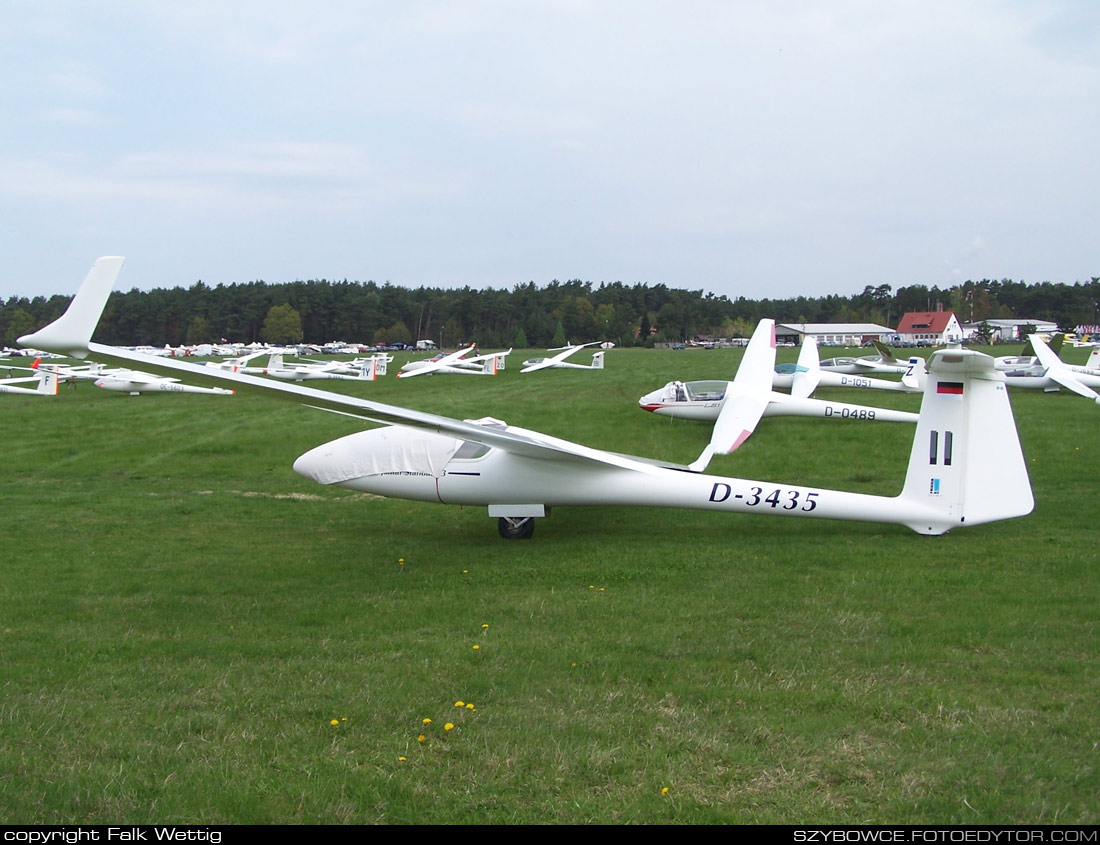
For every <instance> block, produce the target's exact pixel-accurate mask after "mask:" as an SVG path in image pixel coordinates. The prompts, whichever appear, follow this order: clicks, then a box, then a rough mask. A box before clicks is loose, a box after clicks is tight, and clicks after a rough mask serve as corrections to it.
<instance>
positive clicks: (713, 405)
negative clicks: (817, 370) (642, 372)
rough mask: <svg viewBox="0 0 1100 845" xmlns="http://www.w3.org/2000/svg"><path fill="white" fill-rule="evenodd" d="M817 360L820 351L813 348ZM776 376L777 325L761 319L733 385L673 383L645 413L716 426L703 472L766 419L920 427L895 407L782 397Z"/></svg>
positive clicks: (645, 400) (645, 404)
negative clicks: (774, 386) (775, 385)
mask: <svg viewBox="0 0 1100 845" xmlns="http://www.w3.org/2000/svg"><path fill="white" fill-rule="evenodd" d="M812 349H813V352H814V353H815V354H814V355H813V357H814V358H816V350H817V346H816V345H814V346H813V347H812ZM809 359H810V355H809V354H807V353H806V347H803V354H800V355H799V361H801V362H803V363H805V364H806V365H807V370H806V373H807V375H810V374H811V372H812V371H811V370H810V369H809V364H810V360H809ZM774 372H775V320H761V321H760V322H759V323H758V324H757V326H756V331H754V332H753V333H752V339H751V340H750V341H749V345H748V346H747V347H746V348H745V357H744V358H742V359H741V364H740V366H739V367H738V368H737V373H736V374H735V375H734V377H733V381H689V382H686V383H685V382H682V381H670V382H669V383H668V384H666V385H665V386H664V387H662V388H660V389H659V390H654V391H653V392H652V393H647V394H646V395H645V396H643V397H642V398H641V399H639V400H638V405H639V407H641V408H642V409H643V410H645V411H652V412H653V413H655V414H662V415H664V416H669V417H682V418H685V419H691V420H706V421H712V420H713V421H714V430H713V431H712V432H711V438H710V443H709V444H707V447H706V448H705V449H704V450H703V453H702V454H701V455H700V456H699V457H698V458H697V459H696V460H695V461H694V462H693V463H692V464H691V466H690V469H691V470H693V471H695V472H702V471H703V470H704V469H706V468H707V465H708V464H709V463H710V459H711V458H712V457H713V456H714V455H728V454H729V453H730V452H733V451H734V450H736V449H737V447H739V446H740V445H741V444H742V443H744V442H745V441H746V440H747V439H748V438H749V435H751V434H752V433H753V431H755V430H756V425H757V423H759V422H760V419H761V417H780V416H795V417H823V418H825V419H837V420H856V421H863V422H876V421H877V422H916V421H917V415H916V414H913V413H910V412H909V411H895V410H892V409H890V408H870V407H868V406H866V405H852V404H849V403H847V402H827V401H825V400H822V399H810V398H809V393H812V392H813V388H814V386H816V385H813V384H809V383H801V382H800V384H801V385H802V387H803V389H806V388H809V391H808V392H807V394H806V395H805V396H797V395H794V392H793V391H792V393H791V394H790V395H788V394H786V393H776V392H775V391H774V390H772V379H773V377H774Z"/></svg>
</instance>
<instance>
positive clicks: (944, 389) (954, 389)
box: [936, 381, 963, 396]
mask: <svg viewBox="0 0 1100 845" xmlns="http://www.w3.org/2000/svg"><path fill="white" fill-rule="evenodd" d="M936 393H948V394H950V395H952V396H962V395H963V385H962V382H961V381H939V382H936Z"/></svg>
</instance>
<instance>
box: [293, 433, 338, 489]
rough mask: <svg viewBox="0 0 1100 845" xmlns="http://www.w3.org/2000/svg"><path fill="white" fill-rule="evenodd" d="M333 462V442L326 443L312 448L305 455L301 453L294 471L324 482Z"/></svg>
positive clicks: (295, 463)
mask: <svg viewBox="0 0 1100 845" xmlns="http://www.w3.org/2000/svg"><path fill="white" fill-rule="evenodd" d="M332 463H333V455H332V447H331V444H328V443H324V444H322V445H320V446H318V447H316V448H315V449H310V450H309V451H308V452H306V453H305V454H303V455H299V456H298V460H296V461H295V462H294V471H295V472H296V473H298V475H302V476H305V477H306V478H308V479H309V480H310V481H316V482H317V483H318V484H324V483H325V481H324V479H325V477H326V476H327V475H328V470H329V469H330V468H331V466H332Z"/></svg>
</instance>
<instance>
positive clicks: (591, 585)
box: [588, 584, 596, 590]
mask: <svg viewBox="0 0 1100 845" xmlns="http://www.w3.org/2000/svg"><path fill="white" fill-rule="evenodd" d="M588 589H590V590H594V589H596V585H595V584H589V585H588Z"/></svg>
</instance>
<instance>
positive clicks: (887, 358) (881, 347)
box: [871, 340, 900, 364]
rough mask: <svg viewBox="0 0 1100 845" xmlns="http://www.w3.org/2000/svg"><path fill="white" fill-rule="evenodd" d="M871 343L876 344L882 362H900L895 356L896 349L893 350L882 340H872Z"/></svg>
mask: <svg viewBox="0 0 1100 845" xmlns="http://www.w3.org/2000/svg"><path fill="white" fill-rule="evenodd" d="M871 343H872V344H874V347H875V349H877V350H878V355H879V358H880V359H881V360H882V363H884V364H897V363H900V362H899V361H898V359H897V358H896V357H895V356H894V350H892V349H891V348H890V347H889V346H887V345H886V344H885V343H883V342H882V341H881V340H872V341H871Z"/></svg>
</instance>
